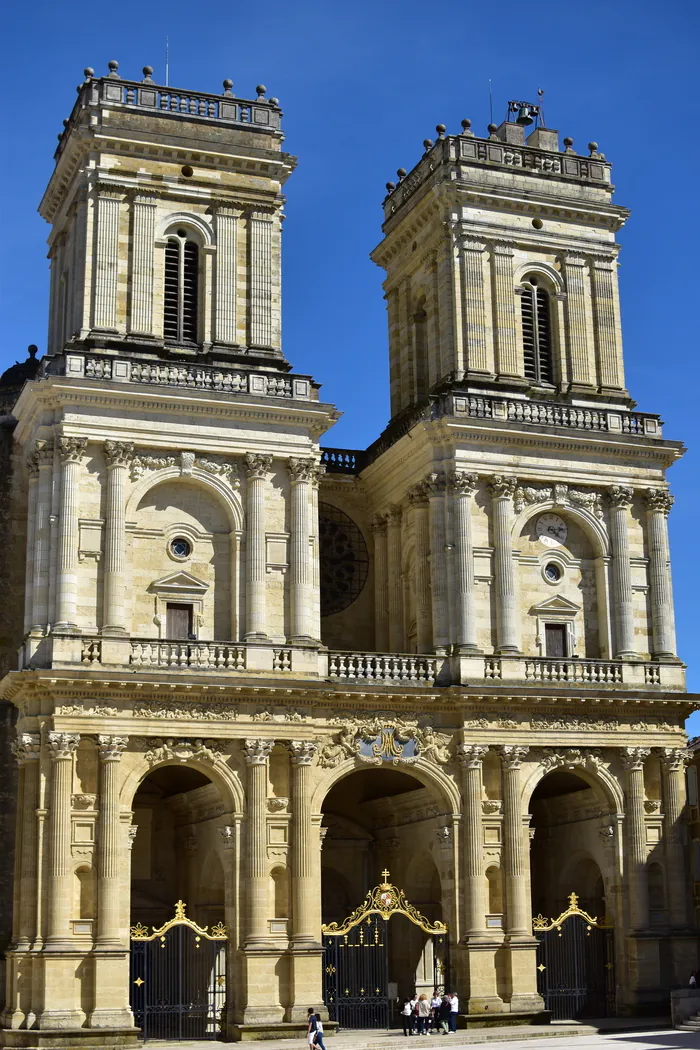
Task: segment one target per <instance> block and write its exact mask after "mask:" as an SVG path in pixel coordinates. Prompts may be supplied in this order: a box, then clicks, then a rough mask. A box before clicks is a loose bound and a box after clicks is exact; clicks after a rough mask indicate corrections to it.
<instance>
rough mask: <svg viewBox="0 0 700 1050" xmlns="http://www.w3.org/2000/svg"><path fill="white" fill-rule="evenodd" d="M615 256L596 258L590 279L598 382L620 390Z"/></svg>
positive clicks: (621, 383) (620, 361)
mask: <svg viewBox="0 0 700 1050" xmlns="http://www.w3.org/2000/svg"><path fill="white" fill-rule="evenodd" d="M616 266H617V263H616V261H615V259H595V258H594V259H593V260H592V261H591V281H592V286H593V287H592V293H593V316H594V318H595V325H594V326H593V331H594V333H595V339H596V349H597V352H598V369H599V382H600V385H601V386H602V387H607V388H608V389H613V390H619V389H620V388H621V387H622V386H623V385H624V384H623V379H622V347H621V346H620V335H619V329H618V320H617V310H616V297H615V268H616Z"/></svg>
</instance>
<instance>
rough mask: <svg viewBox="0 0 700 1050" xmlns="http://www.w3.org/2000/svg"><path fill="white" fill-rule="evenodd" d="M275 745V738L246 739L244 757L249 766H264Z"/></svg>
mask: <svg viewBox="0 0 700 1050" xmlns="http://www.w3.org/2000/svg"><path fill="white" fill-rule="evenodd" d="M274 746H275V742H274V740H260V739H258V740H252V739H248V740H245V741H244V743H243V749H244V758H245V762H246V765H248V766H264V765H265V764H266V763H267V760H268V758H269V757H270V752H271V751H272V748H273V747H274Z"/></svg>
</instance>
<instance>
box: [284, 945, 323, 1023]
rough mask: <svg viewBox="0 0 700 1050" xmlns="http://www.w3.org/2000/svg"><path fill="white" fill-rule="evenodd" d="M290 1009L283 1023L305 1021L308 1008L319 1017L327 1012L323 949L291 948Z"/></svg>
mask: <svg viewBox="0 0 700 1050" xmlns="http://www.w3.org/2000/svg"><path fill="white" fill-rule="evenodd" d="M289 967H290V972H289V985H290V993H291V995H290V1004H291V1005H290V1007H289V1009H288V1011H287V1016H286V1017H285V1021H292V1022H294V1021H306V1017H307V1011H308V1009H309V1007H310V1006H313V1007H315V1008H316V1010H317V1011H318V1012H319V1013H320V1014H321V1017H327V1016H328V1012H327V1010H326V1007H325V1005H324V1003H323V977H322V972H323V948H322V947H321V945H320V944H319V945H317V946H314V947H309V948H292V949H290V953H289Z"/></svg>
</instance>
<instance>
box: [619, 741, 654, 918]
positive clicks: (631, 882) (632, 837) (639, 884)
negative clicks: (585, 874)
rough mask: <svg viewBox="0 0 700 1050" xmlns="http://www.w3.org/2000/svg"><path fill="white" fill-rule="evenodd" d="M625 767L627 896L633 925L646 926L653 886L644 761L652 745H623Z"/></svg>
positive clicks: (622, 755) (622, 754)
mask: <svg viewBox="0 0 700 1050" xmlns="http://www.w3.org/2000/svg"><path fill="white" fill-rule="evenodd" d="M621 757H622V764H623V766H624V767H625V795H626V799H627V806H626V813H625V816H626V821H625V823H626V825H627V899H628V902H629V916H630V926H631V927H632V929H633V930H646V929H647V927H648V926H649V886H648V882H647V836H646V823H645V820H644V762H645V760H646V759H647V758H648V757H649V748H648V747H623V748H622V753H621Z"/></svg>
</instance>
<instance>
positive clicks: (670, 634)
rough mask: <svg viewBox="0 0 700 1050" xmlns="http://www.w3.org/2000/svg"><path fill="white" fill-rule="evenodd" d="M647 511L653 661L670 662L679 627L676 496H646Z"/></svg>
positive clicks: (654, 491) (652, 492)
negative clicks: (672, 525) (672, 514)
mask: <svg viewBox="0 0 700 1050" xmlns="http://www.w3.org/2000/svg"><path fill="white" fill-rule="evenodd" d="M644 502H645V504H646V510H647V542H648V548H649V590H650V599H651V602H650V604H651V624H652V638H653V645H652V658H653V659H654V660H669V659H673V658H674V657H675V655H676V625H675V617H674V612H673V588H672V586H671V557H670V553H669V547H668V520H667V519H668V513H669V511H670V509H671V507H672V506H673V496H672V495H671V493H670V492H667V491H666V490H665V489H650V490H649V491H648V492H646V493H645V494H644Z"/></svg>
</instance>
